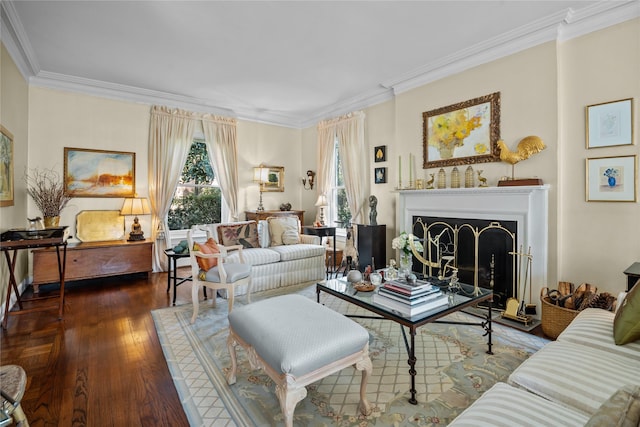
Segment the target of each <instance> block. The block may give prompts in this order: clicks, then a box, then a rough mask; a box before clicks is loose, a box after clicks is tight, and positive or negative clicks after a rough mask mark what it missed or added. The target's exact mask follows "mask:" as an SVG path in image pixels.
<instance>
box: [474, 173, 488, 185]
mask: <svg viewBox="0 0 640 427" xmlns="http://www.w3.org/2000/svg"><path fill="white" fill-rule="evenodd" d="M476 172H478V181H480V184H479V185H478V187H488V185H487V178H485V177H483V176H482V172H483V171H482V169H481V170H478V171H476Z"/></svg>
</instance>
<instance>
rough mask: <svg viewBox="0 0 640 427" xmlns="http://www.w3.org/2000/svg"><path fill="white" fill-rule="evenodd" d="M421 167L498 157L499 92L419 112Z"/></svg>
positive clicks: (494, 160)
mask: <svg viewBox="0 0 640 427" xmlns="http://www.w3.org/2000/svg"><path fill="white" fill-rule="evenodd" d="M422 119H423V124H422V128H423V129H422V137H423V141H422V143H423V165H422V167H423V168H424V169H427V168H435V167H442V166H457V165H468V164H474V163H487V162H496V161H499V160H500V153H499V151H498V140H499V139H500V92H495V93H492V94H490V95H485V96H481V97H479V98H475V99H470V100H468V101H464V102H459V103H457V104H453V105H448V106H446V107H441V108H437V109H435V110H431V111H427V112H424V113H422Z"/></svg>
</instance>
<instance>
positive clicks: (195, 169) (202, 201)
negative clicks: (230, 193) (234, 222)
mask: <svg viewBox="0 0 640 427" xmlns="http://www.w3.org/2000/svg"><path fill="white" fill-rule="evenodd" d="M221 214H222V196H221V192H220V186H219V184H218V180H217V179H216V175H215V173H214V171H213V168H212V167H211V162H210V161H209V155H208V153H207V146H206V145H205V143H204V141H201V140H195V141H194V142H193V144H192V145H191V149H190V150H189V154H188V156H187V161H186V162H185V164H184V169H182V175H181V176H180V180H179V181H178V187H177V188H176V192H175V193H174V195H173V201H172V202H171V208H170V209H169V214H168V216H167V220H168V222H169V230H186V229H189V228H191V227H192V226H193V225H196V224H213V223H219V222H220V218H221V216H222V215H221Z"/></svg>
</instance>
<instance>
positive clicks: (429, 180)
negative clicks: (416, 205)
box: [425, 173, 436, 190]
mask: <svg viewBox="0 0 640 427" xmlns="http://www.w3.org/2000/svg"><path fill="white" fill-rule="evenodd" d="M429 176H430V177H431V178H429V179H428V180H427V186H426V187H425V188H426V189H427V190H433V181H435V180H436V174H435V173H430V174H429Z"/></svg>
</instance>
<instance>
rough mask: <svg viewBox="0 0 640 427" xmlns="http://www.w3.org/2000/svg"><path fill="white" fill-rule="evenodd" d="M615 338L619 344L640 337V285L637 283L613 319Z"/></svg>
mask: <svg viewBox="0 0 640 427" xmlns="http://www.w3.org/2000/svg"><path fill="white" fill-rule="evenodd" d="M613 338H614V340H615V342H616V344H618V345H622V344H627V343H630V342H634V341H636V340H639V339H640V285H638V284H637V283H636V284H635V285H634V287H633V288H631V290H630V291H629V293H628V294H627V296H626V297H625V298H624V301H622V305H621V306H620V308H619V309H618V311H617V312H616V317H615V319H614V320H613Z"/></svg>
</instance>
